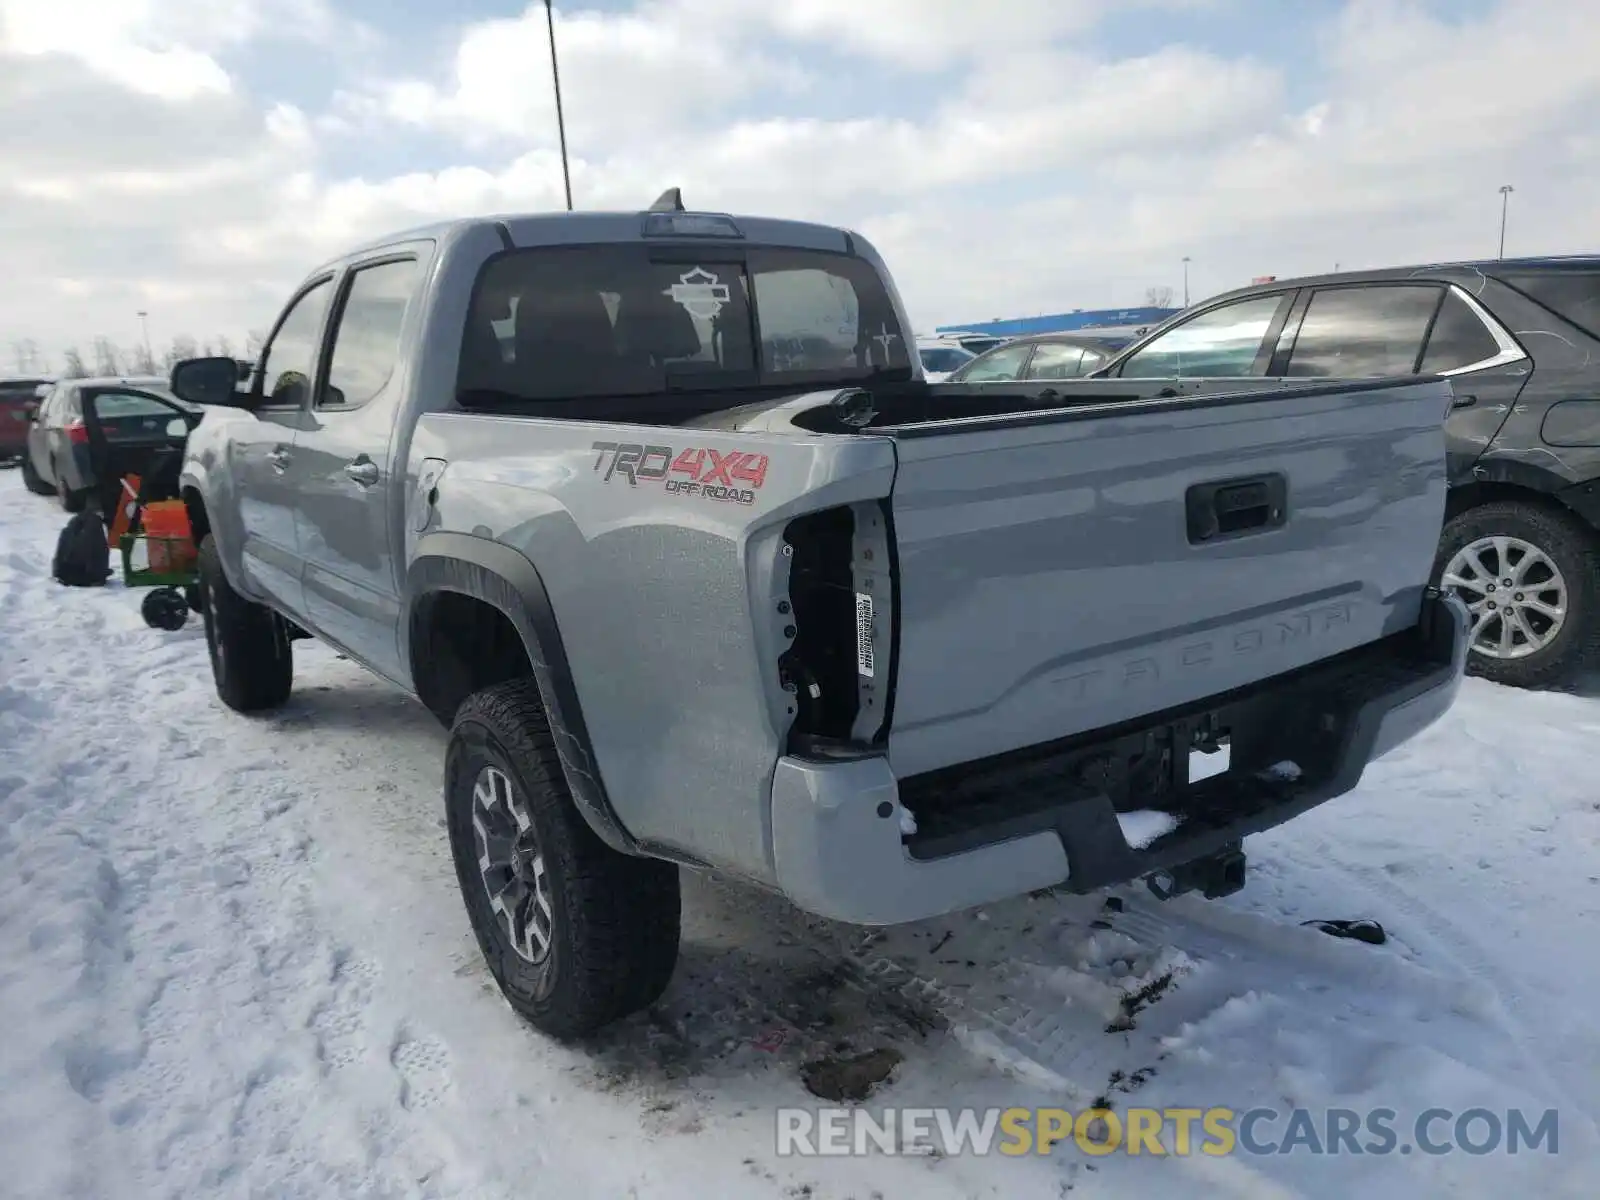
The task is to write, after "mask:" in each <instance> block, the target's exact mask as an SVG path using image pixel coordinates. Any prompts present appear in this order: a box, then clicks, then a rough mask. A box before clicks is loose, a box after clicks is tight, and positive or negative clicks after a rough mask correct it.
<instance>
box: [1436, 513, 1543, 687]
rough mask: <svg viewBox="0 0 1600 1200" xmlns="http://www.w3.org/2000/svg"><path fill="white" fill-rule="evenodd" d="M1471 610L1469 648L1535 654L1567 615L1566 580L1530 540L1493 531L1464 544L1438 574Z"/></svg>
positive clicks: (1500, 655)
mask: <svg viewBox="0 0 1600 1200" xmlns="http://www.w3.org/2000/svg"><path fill="white" fill-rule="evenodd" d="M1440 584H1441V585H1442V586H1443V587H1446V588H1449V589H1450V590H1452V591H1454V592H1455V593H1456V594H1457V595H1458V596H1460V597H1461V599H1462V600H1463V601H1464V602H1465V603H1466V606H1467V609H1468V611H1469V612H1470V613H1471V614H1472V633H1471V637H1472V649H1473V652H1474V653H1476V654H1481V655H1483V656H1484V657H1486V658H1497V659H1517V658H1527V657H1528V656H1529V655H1530V654H1537V653H1538V652H1539V651H1540V650H1543V649H1544V648H1545V647H1546V646H1548V645H1550V643H1551V642H1553V641H1554V640H1555V639H1556V637H1557V636H1558V635H1559V634H1560V633H1561V630H1562V628H1563V627H1564V626H1565V625H1566V621H1567V581H1566V579H1565V578H1564V577H1563V576H1562V574H1561V569H1560V568H1559V567H1557V566H1556V564H1555V562H1554V561H1553V560H1552V559H1551V558H1550V556H1549V555H1548V554H1546V553H1545V552H1544V551H1543V550H1541V549H1540V548H1539V547H1538V546H1535V545H1534V544H1533V543H1532V542H1528V541H1524V540H1523V539H1522V538H1518V537H1507V536H1504V535H1494V536H1490V537H1482V538H1479V539H1477V540H1476V541H1474V542H1470V543H1468V544H1467V545H1465V546H1463V547H1462V548H1461V549H1460V550H1457V551H1456V553H1455V554H1454V555H1453V556H1452V557H1451V559H1450V561H1449V563H1447V564H1446V566H1445V569H1444V575H1443V577H1442V578H1441V579H1440Z"/></svg>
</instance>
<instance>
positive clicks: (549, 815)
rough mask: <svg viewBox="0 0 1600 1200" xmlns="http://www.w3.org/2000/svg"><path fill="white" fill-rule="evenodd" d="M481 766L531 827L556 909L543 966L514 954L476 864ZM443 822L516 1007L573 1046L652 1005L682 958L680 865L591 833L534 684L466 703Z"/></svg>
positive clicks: (492, 961)
mask: <svg viewBox="0 0 1600 1200" xmlns="http://www.w3.org/2000/svg"><path fill="white" fill-rule="evenodd" d="M486 768H494V769H496V770H498V771H499V772H500V773H502V774H503V775H504V776H505V777H506V779H507V780H508V781H509V784H510V787H511V788H512V789H513V790H514V792H515V793H516V798H517V800H518V801H519V802H520V804H521V805H522V806H523V809H524V811H525V812H526V814H527V817H528V819H529V820H530V822H531V825H532V833H533V837H534V839H535V841H534V843H533V844H534V845H535V846H536V848H537V852H538V853H539V855H540V856H541V857H542V858H543V860H544V871H545V876H546V880H547V887H548V892H549V904H550V908H551V920H550V925H551V930H550V944H549V949H548V950H547V951H546V952H545V953H544V957H543V959H542V961H540V962H537V963H536V962H532V961H530V960H529V959H528V958H526V957H524V956H523V955H521V954H519V953H518V951H517V950H516V948H515V945H514V943H513V941H512V938H511V935H510V933H509V931H508V930H507V929H506V928H505V927H504V926H503V925H502V923H501V921H500V919H499V917H497V916H496V914H495V910H494V908H493V906H492V904H491V901H490V896H489V889H488V887H487V886H486V884H485V881H484V876H483V873H482V871H481V870H480V868H479V865H478V856H479V846H478V838H477V834H476V831H475V829H474V825H473V811H474V804H475V800H474V795H473V791H474V788H475V786H476V785H477V783H478V780H479V778H480V776H481V775H482V774H483V772H484V771H485V769H486ZM445 816H446V821H447V824H448V827H449V831H450V849H451V853H452V855H453V856H454V858H455V864H456V877H457V880H458V881H459V883H460V886H461V896H462V899H463V900H464V901H465V903H466V908H467V918H468V920H469V921H470V922H471V924H472V931H473V933H474V934H475V935H476V936H477V939H478V946H479V948H480V949H481V950H482V951H483V956H484V959H485V961H486V962H487V963H488V965H489V971H490V973H491V974H492V975H493V976H494V979H495V982H496V983H497V984H499V986H500V991H501V992H502V994H504V996H505V998H506V1000H507V1001H508V1002H509V1003H510V1005H511V1007H512V1008H513V1009H515V1010H516V1011H517V1012H518V1013H519V1014H521V1016H522V1017H523V1018H525V1019H526V1020H527V1021H528V1022H529V1023H530V1024H532V1025H533V1026H534V1027H535V1028H537V1029H539V1030H541V1031H542V1032H544V1033H546V1034H549V1035H550V1036H552V1037H554V1038H557V1039H560V1040H563V1041H567V1040H571V1039H573V1038H579V1037H583V1036H585V1035H587V1034H590V1033H593V1032H595V1031H596V1030H598V1029H600V1028H601V1027H603V1026H605V1025H608V1024H610V1023H611V1022H612V1021H616V1020H618V1019H620V1018H622V1017H625V1016H628V1015H629V1014H630V1013H634V1012H637V1011H639V1010H640V1009H643V1008H647V1007H649V1005H651V1004H653V1003H654V1002H655V1001H656V1000H657V999H658V998H659V997H660V996H661V994H662V992H663V991H665V990H666V987H667V983H668V982H669V981H670V980H671V978H672V972H673V968H674V967H675V966H676V965H677V960H678V939H679V935H680V932H681V901H680V895H679V890H678V868H677V866H676V865H674V864H672V863H670V862H664V861H661V860H659V859H650V858H639V857H634V856H631V855H626V854H621V853H619V852H617V851H615V850H613V849H611V847H609V846H607V845H606V844H605V843H604V842H602V841H601V840H600V838H599V837H598V836H596V834H595V832H594V831H593V830H592V829H590V828H589V826H588V824H587V823H586V822H585V821H584V819H583V816H582V815H581V814H580V813H579V812H578V810H577V807H576V806H575V805H574V803H573V801H572V797H571V794H570V793H569V792H568V790H567V782H566V777H565V776H564V775H563V773H562V770H561V761H560V757H559V755H558V754H557V752H556V746H555V739H554V737H553V736H552V735H551V732H550V725H549V722H548V721H547V720H546V719H545V713H544V706H543V704H541V702H540V700H539V689H538V687H537V685H536V684H535V683H534V681H533V680H531V679H522V680H513V681H512V682H510V683H503V684H497V685H495V686H494V687H490V688H486V689H484V690H483V691H481V692H478V693H476V694H475V695H472V696H469V697H468V698H467V699H466V701H465V702H464V703H463V704H462V705H461V707H460V709H458V710H457V712H456V718H455V721H454V723H453V725H452V727H451V730H450V743H449V749H448V751H447V752H446V758H445Z"/></svg>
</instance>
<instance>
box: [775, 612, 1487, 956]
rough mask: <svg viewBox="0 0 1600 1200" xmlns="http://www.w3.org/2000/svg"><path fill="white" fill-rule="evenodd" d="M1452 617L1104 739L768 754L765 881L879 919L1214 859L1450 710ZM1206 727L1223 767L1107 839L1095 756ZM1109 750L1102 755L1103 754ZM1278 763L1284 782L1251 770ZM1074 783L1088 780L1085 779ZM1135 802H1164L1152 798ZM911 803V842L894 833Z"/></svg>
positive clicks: (1112, 822) (1356, 776)
mask: <svg viewBox="0 0 1600 1200" xmlns="http://www.w3.org/2000/svg"><path fill="white" fill-rule="evenodd" d="M1467 625H1468V620H1467V612H1466V609H1465V607H1464V606H1463V605H1462V604H1461V602H1460V601H1459V600H1457V599H1456V598H1454V597H1453V596H1430V597H1429V598H1428V599H1427V600H1425V601H1424V605H1423V614H1422V620H1421V621H1420V622H1419V623H1418V625H1417V626H1416V628H1414V629H1412V630H1409V631H1407V632H1406V633H1404V634H1400V635H1397V636H1396V637H1393V638H1387V639H1385V640H1384V641H1382V642H1378V643H1374V644H1373V645H1371V646H1367V647H1363V648H1362V649H1361V650H1358V651H1354V652H1352V653H1351V654H1347V655H1342V656H1340V657H1339V658H1338V659H1334V660H1329V661H1327V662H1324V663H1319V664H1316V665H1315V666H1313V667H1309V668H1307V669H1305V670H1304V671H1300V672H1296V673H1295V674H1294V675H1292V676H1287V677H1281V678H1279V679H1273V680H1268V681H1266V682H1265V683H1263V684H1260V685H1257V686H1256V687H1254V688H1250V689H1243V690H1241V692H1239V693H1235V694H1232V695H1230V696H1226V697H1216V698H1213V699H1212V700H1210V701H1207V702H1204V703H1202V704H1200V705H1193V706H1189V707H1188V708H1186V709H1184V710H1181V711H1177V712H1174V713H1170V714H1163V716H1162V717H1160V718H1153V719H1152V721H1151V722H1146V723H1144V725H1143V726H1142V728H1140V729H1125V730H1117V731H1112V732H1110V733H1102V734H1100V735H1099V741H1098V742H1097V743H1092V744H1090V743H1085V742H1083V741H1082V740H1081V739H1079V740H1076V741H1074V742H1072V743H1070V744H1069V743H1063V744H1061V745H1059V746H1047V747H1039V748H1035V749H1031V750H1029V751H1024V752H1019V753H1018V754H1013V755H1002V756H999V757H997V758H996V759H993V760H988V761H986V762H982V763H973V764H966V765H965V766H963V767H959V768H950V769H948V770H946V771H940V772H934V773H932V774H931V775H929V776H922V777H917V778H913V779H909V780H897V779H896V778H895V777H894V774H893V772H892V771H891V770H890V769H889V764H888V761H887V759H885V758H882V757H872V758H863V759H857V760H853V761H849V762H814V761H809V760H802V759H798V758H792V757H789V758H783V759H781V760H779V763H778V767H777V771H776V773H775V775H774V778H773V784H772V845H773V857H774V867H775V872H776V876H777V882H778V885H779V886H780V888H781V889H782V890H783V891H784V893H785V894H786V895H788V897H789V898H790V899H791V900H793V901H794V902H795V903H796V904H798V905H799V906H800V907H801V908H803V909H806V910H808V911H810V912H813V913H816V914H818V915H819V916H823V917H828V918H832V919H834V920H840V921H848V922H851V923H854V924H860V925H893V924H899V923H902V922H906V921H914V920H919V919H922V918H925V917H932V916H938V915H940V914H942V913H947V912H953V911H956V910H958V909H963V908H969V907H972V906H974V905H978V904H986V903H992V902H995V901H998V900H1003V899H1007V898H1009V897H1012V896H1017V895H1021V894H1023V893H1025V892H1028V891H1032V890H1034V889H1037V888H1045V887H1056V886H1062V887H1065V888H1066V889H1067V890H1070V891H1074V892H1088V891H1094V890H1097V889H1099V888H1104V887H1108V886H1111V885H1114V884H1118V883H1124V882H1127V881H1129V880H1133V879H1139V878H1142V877H1144V876H1147V875H1150V874H1152V873H1154V872H1156V871H1161V870H1166V869H1169V868H1172V867H1175V866H1179V865H1181V864H1184V863H1188V862H1192V861H1194V860H1196V859H1199V858H1204V857H1206V856H1208V855H1212V854H1215V853H1217V852H1219V851H1222V850H1225V849H1227V848H1229V847H1231V846H1233V845H1235V844H1237V843H1238V842H1239V841H1240V839H1242V838H1244V837H1246V836H1247V835H1249V834H1252V833H1259V832H1261V831H1262V830H1265V829H1270V828H1272V827H1274V826H1276V825H1281V824H1283V823H1284V822H1285V821H1288V820H1291V819H1293V818H1294V817H1297V816H1299V815H1300V814H1301V813H1304V812H1306V811H1307V810H1309V809H1311V808H1314V807H1316V806H1317V805H1319V804H1322V803H1324V802H1326V801H1328V800H1331V799H1333V798H1334V797H1336V796H1339V795H1342V794H1343V793H1345V792H1347V791H1349V790H1350V789H1351V788H1353V787H1355V786H1356V784H1357V783H1358V782H1360V779H1361V775H1362V772H1363V771H1364V770H1365V768H1366V765H1367V763H1369V762H1371V761H1372V760H1374V759H1376V758H1378V757H1380V756H1381V755H1383V754H1386V753H1388V752H1389V751H1390V750H1393V749H1394V748H1395V747H1397V746H1399V745H1400V744H1402V743H1403V742H1405V741H1407V740H1409V739H1410V738H1412V737H1415V736H1416V735H1417V734H1419V733H1421V732H1422V731H1423V730H1425V729H1426V728H1428V726H1430V725H1432V724H1433V723H1434V722H1435V721H1437V720H1438V719H1439V718H1440V717H1441V716H1443V715H1444V713H1445V712H1446V711H1447V710H1448V709H1449V708H1450V706H1451V704H1452V703H1453V702H1454V700H1455V697H1456V693H1457V691H1458V690H1459V689H1460V686H1461V677H1462V671H1463V668H1464V666H1465V663H1466V654H1467V644H1468V639H1467ZM1204 718H1210V719H1214V720H1219V721H1221V722H1222V724H1223V727H1225V728H1228V729H1230V730H1231V736H1232V739H1233V769H1232V770H1230V771H1229V773H1228V774H1227V775H1224V776H1220V777H1218V778H1215V779H1211V780H1208V781H1206V782H1204V783H1201V784H1197V785H1193V786H1186V787H1183V788H1182V789H1181V790H1178V791H1174V792H1172V793H1169V794H1167V795H1166V796H1165V798H1164V799H1165V801H1166V805H1165V808H1166V811H1170V812H1172V813H1173V814H1174V815H1175V816H1178V817H1179V819H1180V823H1179V825H1178V827H1177V828H1176V829H1174V830H1173V831H1172V832H1170V833H1168V834H1166V835H1165V836H1163V837H1160V838H1158V839H1156V840H1155V841H1153V842H1151V843H1150V844H1149V845H1147V846H1144V847H1143V848H1138V849H1136V848H1134V847H1133V846H1130V845H1129V843H1128V841H1127V840H1126V839H1125V838H1124V836H1123V834H1122V828H1121V825H1120V824H1119V822H1118V819H1117V813H1118V809H1119V807H1121V808H1123V809H1127V808H1143V807H1147V805H1146V804H1144V803H1139V802H1136V801H1134V800H1132V799H1123V800H1122V801H1121V803H1120V804H1119V803H1118V802H1117V801H1114V800H1113V798H1112V795H1111V794H1110V790H1109V789H1096V788H1093V787H1090V786H1088V785H1087V784H1086V783H1085V776H1086V773H1088V772H1089V771H1091V770H1092V769H1098V767H1097V763H1098V762H1100V761H1102V760H1103V761H1110V759H1108V758H1107V755H1106V753H1105V752H1106V751H1108V750H1115V749H1116V748H1120V747H1124V746H1127V745H1129V744H1133V743H1137V742H1141V741H1142V742H1143V743H1144V744H1149V741H1148V739H1149V738H1150V737H1152V736H1155V737H1158V738H1159V737H1162V736H1168V735H1169V734H1170V731H1172V730H1178V731H1179V732H1180V733H1187V731H1189V730H1192V728H1193V726H1194V723H1195V722H1196V721H1197V720H1200V719H1204ZM1113 757H1114V755H1113ZM1285 760H1290V761H1294V762H1295V763H1296V764H1297V765H1298V766H1299V767H1300V774H1299V776H1298V777H1297V778H1295V779H1293V780H1287V779H1281V778H1272V777H1267V776H1265V775H1264V774H1263V772H1262V771H1261V770H1260V768H1264V767H1266V766H1270V765H1272V764H1274V763H1277V762H1281V761H1285ZM1089 778H1094V776H1093V775H1092V774H1089ZM1148 806H1149V807H1161V805H1155V804H1151V805H1148ZM903 810H908V811H909V812H910V813H911V814H912V816H913V817H914V818H915V819H916V823H917V825H918V832H917V833H916V834H915V835H912V836H905V835H903V834H902V832H901V813H902V811H903Z"/></svg>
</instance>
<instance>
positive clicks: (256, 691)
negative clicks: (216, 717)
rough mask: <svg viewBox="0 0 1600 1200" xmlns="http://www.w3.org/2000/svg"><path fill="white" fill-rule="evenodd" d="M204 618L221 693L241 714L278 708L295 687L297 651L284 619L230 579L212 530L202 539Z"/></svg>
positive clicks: (218, 693)
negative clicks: (235, 587)
mask: <svg viewBox="0 0 1600 1200" xmlns="http://www.w3.org/2000/svg"><path fill="white" fill-rule="evenodd" d="M198 574H199V577H200V616H201V617H202V619H203V620H204V621H205V627H206V649H207V650H209V651H210V652H211V677H212V679H213V680H215V682H216V685H217V695H218V696H220V697H222V702H223V703H224V704H226V705H227V706H228V707H229V708H231V709H233V710H234V711H235V712H242V713H252V712H262V711H264V710H266V709H272V708H277V707H279V706H280V705H282V704H283V702H284V701H286V700H287V699H288V698H289V690H290V688H291V687H293V686H294V655H293V652H292V650H291V649H290V646H289V637H288V634H287V633H286V632H285V630H284V628H283V622H282V621H281V620H279V619H278V616H277V614H276V613H274V612H273V611H272V610H271V609H270V608H266V607H264V606H263V605H260V604H255V603H253V602H252V601H249V600H246V599H245V598H244V597H243V596H241V595H239V593H238V592H236V591H234V590H233V587H232V586H231V585H230V584H229V583H228V577H227V576H226V575H225V574H223V571H222V559H221V557H220V556H219V555H218V554H217V542H216V539H215V538H214V537H213V536H212V535H211V534H209V533H208V534H206V535H205V537H204V538H202V539H201V540H200V560H199V567H198Z"/></svg>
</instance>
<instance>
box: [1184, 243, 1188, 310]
mask: <svg viewBox="0 0 1600 1200" xmlns="http://www.w3.org/2000/svg"><path fill="white" fill-rule="evenodd" d="M1183 306H1184V307H1185V308H1188V307H1189V256H1188V255H1187V254H1185V255H1184V256H1183Z"/></svg>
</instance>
